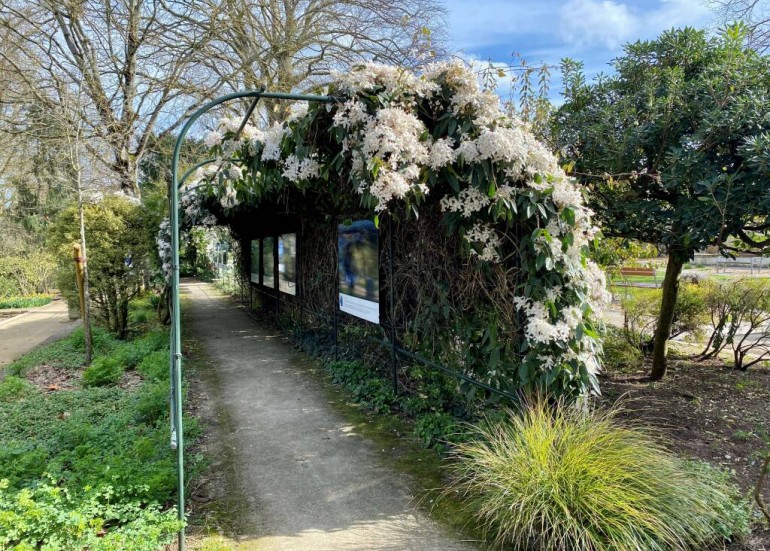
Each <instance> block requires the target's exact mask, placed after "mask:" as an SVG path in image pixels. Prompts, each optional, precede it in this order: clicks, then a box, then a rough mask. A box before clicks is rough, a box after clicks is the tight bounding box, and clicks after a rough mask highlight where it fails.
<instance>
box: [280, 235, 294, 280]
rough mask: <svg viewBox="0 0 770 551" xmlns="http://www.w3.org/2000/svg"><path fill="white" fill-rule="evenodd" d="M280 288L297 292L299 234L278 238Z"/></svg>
mask: <svg viewBox="0 0 770 551" xmlns="http://www.w3.org/2000/svg"><path fill="white" fill-rule="evenodd" d="M278 290H279V291H282V292H284V293H288V294H290V295H296V294H297V234H295V233H287V234H284V235H282V236H280V237H279V238H278Z"/></svg>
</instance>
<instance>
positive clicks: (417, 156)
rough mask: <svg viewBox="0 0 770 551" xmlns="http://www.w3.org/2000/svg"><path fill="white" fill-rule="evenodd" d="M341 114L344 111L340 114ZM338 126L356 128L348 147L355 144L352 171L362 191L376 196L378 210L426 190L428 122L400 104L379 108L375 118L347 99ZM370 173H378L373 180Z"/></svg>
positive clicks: (338, 115) (336, 120)
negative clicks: (422, 173) (423, 175)
mask: <svg viewBox="0 0 770 551" xmlns="http://www.w3.org/2000/svg"><path fill="white" fill-rule="evenodd" d="M341 113H342V114H341ZM334 124H335V126H340V127H342V128H345V129H348V130H353V132H352V136H351V138H349V139H348V147H354V148H355V150H354V154H353V165H352V172H353V178H354V179H356V180H357V181H358V182H359V185H358V186H357V188H358V191H359V193H364V192H366V191H368V192H369V193H371V194H372V196H374V197H375V198H376V199H377V205H376V206H375V210H376V211H378V212H380V211H383V210H385V209H387V205H388V202H390V201H391V200H393V199H403V198H404V197H406V195H407V194H408V193H409V192H412V191H418V190H419V191H420V192H422V193H427V192H428V188H427V186H425V185H423V184H421V183H420V165H425V164H426V163H427V162H428V159H429V158H430V154H431V150H430V148H429V146H430V145H431V144H430V142H428V141H425V140H423V139H422V136H423V134H425V133H426V128H425V125H424V124H423V123H422V121H420V119H418V118H417V117H416V116H415V115H414V114H412V113H410V112H408V111H406V110H405V109H402V108H400V107H386V108H383V109H380V110H379V111H378V112H377V115H376V116H374V117H372V116H369V115H368V114H366V112H365V110H363V109H362V108H361V107H360V106H359V105H356V104H355V103H354V102H348V103H347V104H346V105H345V106H343V109H342V110H341V111H339V112H338V113H337V114H336V115H335V118H334ZM370 174H376V176H375V177H374V180H373V181H371V183H370V176H369V175H370Z"/></svg>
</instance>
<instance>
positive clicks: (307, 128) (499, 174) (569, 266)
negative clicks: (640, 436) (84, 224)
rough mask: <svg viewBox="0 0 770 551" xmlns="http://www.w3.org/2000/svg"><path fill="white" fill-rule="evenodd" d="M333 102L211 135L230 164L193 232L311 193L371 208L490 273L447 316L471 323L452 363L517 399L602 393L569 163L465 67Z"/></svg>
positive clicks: (454, 330) (398, 80)
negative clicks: (451, 242) (534, 393)
mask: <svg viewBox="0 0 770 551" xmlns="http://www.w3.org/2000/svg"><path fill="white" fill-rule="evenodd" d="M328 92H329V94H330V95H331V96H332V97H334V98H335V101H333V102H331V103H326V104H323V103H316V104H311V105H310V106H309V107H308V108H307V109H305V110H295V112H294V113H293V114H292V115H291V116H290V117H289V118H288V119H287V120H286V121H284V122H281V123H277V124H274V125H273V126H271V127H269V128H267V129H260V128H257V127H255V126H252V125H250V124H247V125H246V126H245V127H244V128H243V129H242V131H241V132H240V133H239V132H238V129H239V126H240V122H241V121H240V120H237V119H223V120H222V121H221V122H220V124H219V126H218V128H217V129H216V130H214V131H212V132H211V133H210V134H209V135H208V136H206V139H205V142H206V144H207V145H208V146H209V147H210V148H211V151H212V154H213V155H214V156H216V157H217V158H218V162H217V163H215V164H213V165H211V166H208V167H206V168H204V169H201V170H200V171H199V173H198V174H197V175H196V177H195V178H194V179H193V180H194V181H193V183H191V185H190V186H189V187H188V188H187V190H186V191H185V192H184V194H183V197H182V209H183V211H184V218H185V219H186V220H187V223H204V224H211V223H215V222H216V217H212V214H211V212H210V211H211V210H215V211H216V212H217V213H218V214H219V215H220V217H221V216H225V217H226V216H228V215H232V214H233V213H238V212H245V211H247V210H248V209H249V208H255V207H256V206H257V205H260V204H263V203H265V202H272V203H278V204H281V202H282V201H283V202H285V201H287V200H289V198H297V197H300V198H304V201H305V206H306V211H305V213H304V214H305V216H312V215H313V214H312V213H313V212H319V213H320V212H331V211H334V212H337V213H345V212H353V211H356V212H361V211H363V212H368V213H370V215H371V216H372V217H373V218H374V220H375V222H376V223H379V222H380V220H381V219H384V217H385V216H390V217H392V220H393V222H394V225H395V226H397V227H400V228H402V229H404V228H405V230H403V231H405V232H407V233H410V232H411V233H415V232H418V231H419V233H420V235H421V238H422V239H429V240H430V239H433V238H434V237H435V239H434V241H435V242H436V243H440V242H442V239H445V237H446V236H449V237H452V236H454V238H456V241H455V242H456V243H459V247H456V248H452V249H451V250H450V253H451V254H452V256H453V258H452V259H450V260H452V262H455V263H456V264H460V265H461V266H460V272H453V273H465V274H467V273H473V274H475V275H474V278H475V281H476V283H474V296H476V297H477V300H475V301H467V300H466V301H465V302H464V303H463V305H464V306H463V307H462V308H454V309H451V310H449V309H445V310H446V311H445V312H444V314H443V318H442V319H443V320H444V322H448V321H449V320H448V319H447V316H448V315H450V317H451V318H452V319H454V320H455V322H456V323H454V324H452V325H447V323H444V329H443V332H441V333H440V334H441V335H442V339H443V344H442V347H441V351H440V354H441V355H442V358H443V359H447V358H448V357H453V358H454V360H455V367H458V368H460V369H462V370H464V371H466V372H472V373H474V375H476V376H477V377H479V378H481V379H483V380H486V381H488V382H490V383H491V384H494V385H496V386H497V387H500V388H505V389H506V390H517V389H540V390H548V391H552V392H555V393H557V394H564V393H567V394H581V393H585V392H588V391H589V390H591V389H593V390H595V391H598V384H597V379H596V374H597V372H598V370H599V356H600V354H601V345H600V341H599V337H598V334H597V332H596V329H595V323H594V321H593V320H595V319H596V313H597V312H598V311H599V309H600V308H601V307H602V304H603V303H604V302H605V301H606V296H607V293H606V287H605V281H604V276H603V273H602V272H601V270H600V269H599V268H598V267H597V266H596V265H595V264H594V263H593V262H592V261H591V260H589V259H588V256H587V254H588V244H589V242H590V241H591V240H592V239H593V236H594V230H595V228H594V227H593V226H592V225H591V221H590V214H591V213H590V211H589V210H588V209H587V208H586V207H585V206H584V204H583V197H582V195H581V192H580V190H579V189H578V187H577V186H576V185H575V183H574V181H573V180H572V179H570V178H568V177H567V176H565V174H564V173H563V172H562V170H561V169H560V168H559V166H558V164H557V161H556V158H555V157H554V156H553V155H552V154H551V153H550V152H549V151H548V150H547V149H546V148H545V147H544V146H543V145H542V144H541V143H539V142H538V141H537V140H536V139H535V138H534V137H533V135H532V133H531V132H530V131H529V129H528V128H527V127H526V126H525V125H524V124H523V123H522V122H520V121H518V120H515V119H512V118H510V117H508V116H506V115H505V114H503V112H502V111H501V109H500V105H499V99H498V98H497V96H495V95H494V94H492V93H489V92H484V91H482V90H481V89H480V88H479V85H478V81H477V77H476V75H475V74H473V73H472V72H471V71H469V70H468V69H467V68H466V67H465V66H463V65H462V64H459V63H439V64H436V65H433V66H430V67H428V68H426V69H425V70H424V71H423V72H422V73H421V74H414V73H412V72H410V71H408V70H404V69H400V68H395V67H388V66H382V65H376V64H367V65H364V66H361V67H359V68H357V69H355V70H352V71H350V72H349V73H346V74H341V75H337V79H336V84H335V85H333V86H332V87H331V88H330V89H329V91H328ZM318 218H319V222H320V219H321V218H322V217H321V216H320V215H319V216H318ZM426 219H427V220H432V219H436V220H438V222H437V223H436V224H433V225H430V224H425V223H424V220H426ZM418 224H419V225H420V226H419V230H418V229H417V228H418ZM167 228H168V226H167V225H166V226H164V229H163V230H162V232H161V244H160V246H159V248H160V250H161V251H168V248H167V246H166V245H165V244H163V242H164V241H165V240H166V239H167V238H166V237H165V235H166V234H167V231H168V229H167ZM439 232H441V233H443V234H444V236H445V237H444V238H442V236H441V235H440V233H439ZM402 233H403V232H402ZM165 264H166V267H167V268H168V266H169V265H170V264H169V263H168V261H166V263H165ZM404 269H405V268H402V269H401V271H404ZM479 278H481V279H480V280H479ZM479 281H480V283H479ZM453 283H454V282H446V285H445V286H446V288H448V289H451V287H452V285H453ZM441 285H443V284H438V285H437V286H434V290H433V291H432V294H431V295H430V299H429V300H431V301H434V302H436V303H437V304H436V305H437V306H440V304H439V303H440V302H441V301H442V300H443V299H442V298H441V291H440V289H441V288H442V287H441ZM398 290H399V289H398V288H395V289H394V290H393V291H394V292H396V293H397V292H398ZM450 302H451V301H450ZM450 302H447V303H446V304H450ZM411 311H415V309H414V308H412V310H411ZM447 312H448V313H449V314H447ZM432 319H433V320H435V319H438V318H436V317H435V315H434V317H433V318H432ZM463 322H467V323H463ZM428 325H429V324H428V323H424V324H423V325H422V328H423V329H424V330H425V331H429V330H433V329H431V328H430V327H429V326H428ZM411 328H412V330H413V331H420V327H416V326H414V325H412V326H411ZM469 351H470V352H469ZM473 351H475V352H473Z"/></svg>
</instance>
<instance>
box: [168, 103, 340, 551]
mask: <svg viewBox="0 0 770 551" xmlns="http://www.w3.org/2000/svg"><path fill="white" fill-rule="evenodd" d="M243 98H254V101H253V102H252V105H251V107H250V109H249V112H248V115H246V117H244V122H243V123H242V124H241V127H240V128H243V127H244V126H245V124H246V119H248V117H249V116H250V115H251V113H252V112H253V110H254V107H255V106H256V102H257V101H259V100H260V99H261V98H269V99H285V100H295V101H318V102H323V103H328V102H331V101H334V99H333V98H331V97H329V96H318V95H307V94H289V93H283V92H264V91H262V90H251V91H246V92H235V93H233V94H227V95H225V96H221V97H219V98H216V99H214V100H212V101H210V102H208V103H206V104H205V105H203V106H202V107H200V108H199V109H198V110H197V111H195V113H193V114H192V115H191V116H190V118H189V119H187V122H186V123H185V124H184V126H183V127H182V130H181V131H180V132H179V136H178V137H177V139H176V144H175V145H174V154H173V156H172V157H171V189H170V190H169V191H170V195H171V197H170V198H169V202H170V211H171V212H170V217H171V274H172V276H171V371H172V379H171V384H172V388H173V396H174V399H173V401H172V404H171V406H172V423H173V426H174V431H173V433H172V442H174V443H175V444H176V452H177V514H178V516H179V520H180V521H182V522H184V521H185V514H184V502H185V493H184V434H183V424H182V331H181V320H180V306H179V302H180V301H179V188H180V187H181V185H182V184H183V183H184V181H185V180H186V179H187V178H188V177H189V176H190V174H192V170H188V171H187V172H186V173H185V175H184V177H183V178H182V179H181V180H180V179H178V171H179V154H180V152H181V150H182V144H183V143H184V139H185V138H186V137H187V133H188V132H189V130H190V127H192V125H193V124H195V122H196V121H197V120H198V119H199V118H200V117H201V116H202V115H203V114H204V113H206V112H208V111H210V110H211V109H213V108H214V107H216V106H217V105H221V104H223V103H226V102H228V101H232V100H235V99H243ZM209 162H211V160H210V159H209V160H206V161H203V162H202V163H199V164H198V165H196V166H195V167H194V169H198V168H199V167H200V166H203V165H205V164H207V163H209ZM174 436H175V438H174ZM178 550H179V551H185V531H184V526H182V528H181V529H180V530H179V547H178Z"/></svg>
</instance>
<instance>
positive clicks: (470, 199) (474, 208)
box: [439, 187, 492, 218]
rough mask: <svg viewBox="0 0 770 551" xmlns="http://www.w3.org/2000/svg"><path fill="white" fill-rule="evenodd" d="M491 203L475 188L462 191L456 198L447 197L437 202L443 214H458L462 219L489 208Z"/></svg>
mask: <svg viewBox="0 0 770 551" xmlns="http://www.w3.org/2000/svg"><path fill="white" fill-rule="evenodd" d="M491 202H492V201H491V199H490V198H489V197H488V196H487V195H485V194H484V193H481V192H480V191H479V190H478V189H477V188H475V187H468V188H465V189H463V190H462V191H460V193H459V194H458V195H457V197H452V196H451V195H447V196H445V197H442V198H441V201H439V203H440V204H441V210H442V211H443V212H459V213H460V214H461V216H462V217H463V218H470V217H471V215H473V214H475V213H477V212H479V211H480V210H481V209H483V208H484V207H487V206H489V204H490V203H491Z"/></svg>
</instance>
